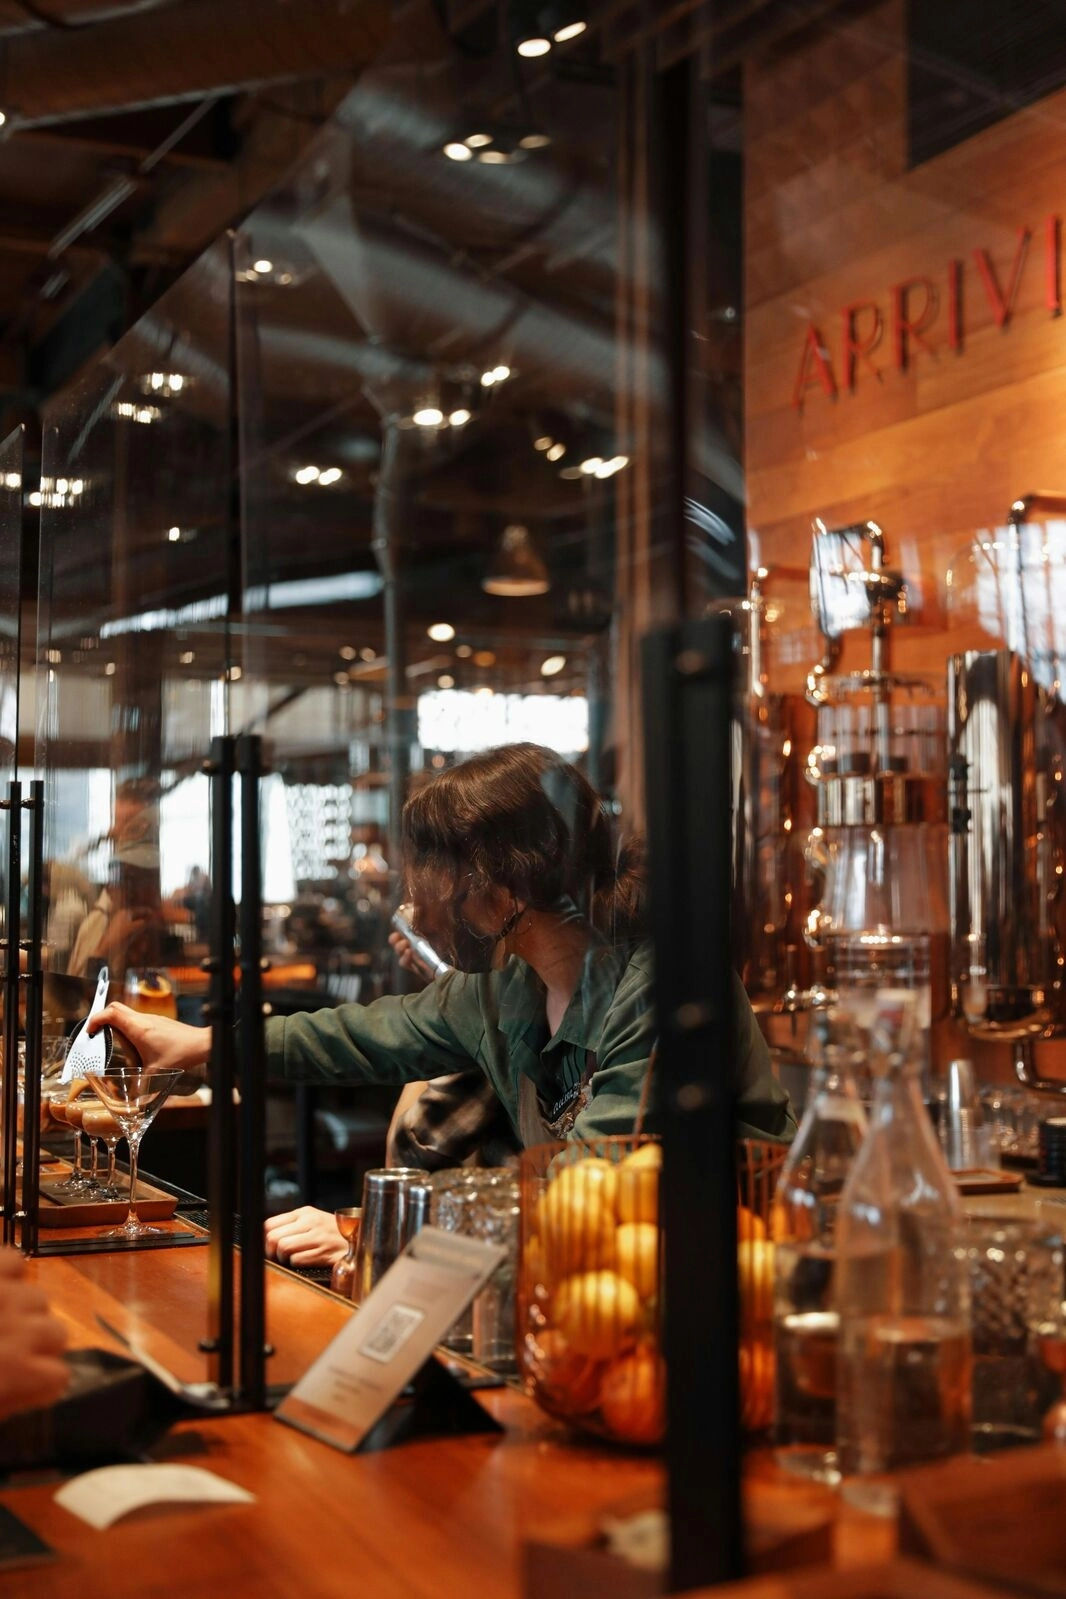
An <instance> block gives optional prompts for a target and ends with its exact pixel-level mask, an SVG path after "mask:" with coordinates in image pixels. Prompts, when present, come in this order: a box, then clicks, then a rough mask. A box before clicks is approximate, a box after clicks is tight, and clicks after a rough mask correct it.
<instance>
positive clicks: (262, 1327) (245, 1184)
mask: <svg viewBox="0 0 1066 1599" xmlns="http://www.w3.org/2000/svg"><path fill="white" fill-rule="evenodd" d="M237 770H238V772H239V774H240V785H241V910H240V944H241V1020H240V1029H239V1034H238V1036H239V1040H240V1059H241V1112H240V1123H241V1140H240V1185H239V1186H240V1205H239V1209H240V1217H241V1255H240V1341H241V1342H240V1357H241V1358H240V1380H239V1386H238V1397H239V1399H240V1400H241V1401H242V1402H243V1403H244V1404H245V1405H247V1406H248V1407H249V1408H250V1409H253V1410H261V1409H262V1408H263V1406H264V1404H265V1403H266V1295H265V1285H264V1274H265V1270H266V1268H265V1265H264V1261H263V1249H262V1237H263V1222H264V1219H265V1209H266V1206H265V1201H264V1195H263V1156H264V1147H265V1144H266V1046H265V1040H264V1037H263V1014H264V1011H263V897H262V882H263V868H262V848H261V843H260V829H259V784H260V779H261V777H262V772H263V765H262V741H261V739H259V738H257V737H254V736H252V735H250V734H246V735H245V736H243V737H242V738H239V739H238V740H237Z"/></svg>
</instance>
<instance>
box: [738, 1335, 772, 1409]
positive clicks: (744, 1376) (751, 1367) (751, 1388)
mask: <svg viewBox="0 0 1066 1599" xmlns="http://www.w3.org/2000/svg"><path fill="white" fill-rule="evenodd" d="M773 1419H774V1352H773V1350H772V1349H771V1348H770V1346H769V1344H766V1343H763V1342H761V1341H756V1340H753V1339H745V1340H744V1341H743V1342H742V1343H741V1345H740V1421H741V1425H742V1426H743V1427H746V1428H748V1430H749V1431H751V1432H757V1431H759V1430H760V1429H761V1428H763V1427H768V1426H769V1425H770V1423H771V1422H772V1421H773Z"/></svg>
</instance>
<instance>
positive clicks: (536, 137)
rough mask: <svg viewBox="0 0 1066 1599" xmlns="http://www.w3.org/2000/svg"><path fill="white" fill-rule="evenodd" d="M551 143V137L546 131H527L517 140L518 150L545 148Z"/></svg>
mask: <svg viewBox="0 0 1066 1599" xmlns="http://www.w3.org/2000/svg"><path fill="white" fill-rule="evenodd" d="M549 144H551V138H550V137H549V135H548V134H546V133H527V134H526V135H525V136H524V137H523V138H521V139H519V141H518V148H519V149H520V150H546V149H547V148H548V146H549Z"/></svg>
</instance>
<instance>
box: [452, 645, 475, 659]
mask: <svg viewBox="0 0 1066 1599" xmlns="http://www.w3.org/2000/svg"><path fill="white" fill-rule="evenodd" d="M455 653H456V656H457V657H458V659H459V660H460V661H468V660H469V659H470V657H471V656H472V655H473V653H474V646H473V645H472V644H457V645H456V646H455Z"/></svg>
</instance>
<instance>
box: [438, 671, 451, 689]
mask: <svg viewBox="0 0 1066 1599" xmlns="http://www.w3.org/2000/svg"><path fill="white" fill-rule="evenodd" d="M437 687H438V688H454V687H455V678H454V677H453V676H452V674H451V673H450V672H442V673H441V674H440V676H439V677H438V679H437Z"/></svg>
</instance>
